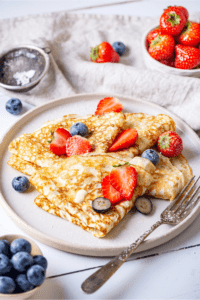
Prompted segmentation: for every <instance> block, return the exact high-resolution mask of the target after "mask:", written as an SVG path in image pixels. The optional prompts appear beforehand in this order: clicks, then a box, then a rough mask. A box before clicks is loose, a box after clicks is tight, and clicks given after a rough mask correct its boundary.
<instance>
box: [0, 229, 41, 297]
mask: <svg viewBox="0 0 200 300" xmlns="http://www.w3.org/2000/svg"><path fill="white" fill-rule="evenodd" d="M46 269H47V260H46V258H45V257H44V256H43V255H42V252H41V250H40V248H39V247H38V246H37V245H36V244H35V243H34V242H33V241H32V240H31V239H29V238H27V237H24V236H21V235H4V236H1V237H0V300H1V299H28V298H30V297H31V296H32V295H33V294H34V293H35V292H36V291H38V289H39V288H40V287H41V285H42V284H43V282H44V280H45V276H46Z"/></svg>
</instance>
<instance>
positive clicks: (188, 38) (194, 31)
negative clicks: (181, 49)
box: [176, 21, 200, 47]
mask: <svg viewBox="0 0 200 300" xmlns="http://www.w3.org/2000/svg"><path fill="white" fill-rule="evenodd" d="M176 41H177V42H178V43H179V44H181V45H184V46H191V47H195V46H197V45H198V44H199V43H200V24H199V23H195V22H191V21H187V22H186V24H185V27H184V29H183V31H182V32H181V33H180V35H179V36H177V38H176Z"/></svg>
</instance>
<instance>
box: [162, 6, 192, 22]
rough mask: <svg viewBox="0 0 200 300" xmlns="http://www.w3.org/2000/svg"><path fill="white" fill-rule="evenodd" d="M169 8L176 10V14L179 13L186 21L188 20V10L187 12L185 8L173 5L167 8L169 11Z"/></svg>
mask: <svg viewBox="0 0 200 300" xmlns="http://www.w3.org/2000/svg"><path fill="white" fill-rule="evenodd" d="M171 8H172V9H173V8H175V9H176V12H178V11H181V12H182V13H183V14H184V16H185V18H186V21H187V20H188V18H189V13H188V10H187V9H186V8H185V7H183V6H176V5H174V6H168V8H167V9H171Z"/></svg>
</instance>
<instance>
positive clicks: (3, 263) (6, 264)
mask: <svg viewBox="0 0 200 300" xmlns="http://www.w3.org/2000/svg"><path fill="white" fill-rule="evenodd" d="M11 268H12V264H11V262H10V259H9V258H8V257H7V256H6V255H4V254H0V275H4V274H6V273H9V272H10V270H11Z"/></svg>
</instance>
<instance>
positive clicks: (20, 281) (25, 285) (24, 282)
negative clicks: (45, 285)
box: [15, 274, 34, 292]
mask: <svg viewBox="0 0 200 300" xmlns="http://www.w3.org/2000/svg"><path fill="white" fill-rule="evenodd" d="M15 281H16V283H17V285H18V286H19V287H20V289H21V290H22V291H24V292H27V291H30V290H32V289H33V288H34V285H33V284H31V283H30V282H29V281H28V279H27V276H26V275H25V274H20V275H18V276H17V278H16V280H15Z"/></svg>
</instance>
